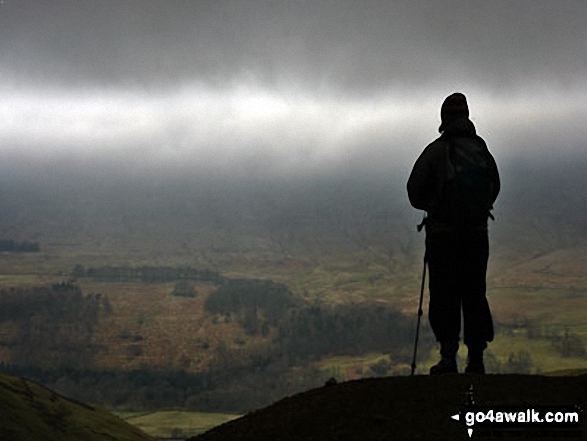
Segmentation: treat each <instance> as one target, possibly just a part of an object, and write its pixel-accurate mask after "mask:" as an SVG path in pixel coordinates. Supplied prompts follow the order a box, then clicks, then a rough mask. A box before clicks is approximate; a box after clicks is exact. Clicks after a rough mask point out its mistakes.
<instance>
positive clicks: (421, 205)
mask: <svg viewBox="0 0 587 441" xmlns="http://www.w3.org/2000/svg"><path fill="white" fill-rule="evenodd" d="M430 147H431V146H430V145H429V146H428V147H426V149H424V151H423V152H422V154H421V155H420V157H419V158H418V159H417V160H416V163H415V164H414V168H413V169H412V173H411V174H410V178H409V179H408V198H409V199H410V204H412V207H414V208H417V209H418V210H424V211H429V209H430V202H431V200H432V196H433V192H434V188H433V181H434V180H433V178H434V174H433V170H432V164H431V162H430V158H429V156H430Z"/></svg>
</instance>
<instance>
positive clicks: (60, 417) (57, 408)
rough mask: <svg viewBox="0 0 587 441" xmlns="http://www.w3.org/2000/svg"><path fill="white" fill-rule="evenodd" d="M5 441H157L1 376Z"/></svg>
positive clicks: (0, 430) (99, 412)
mask: <svg viewBox="0 0 587 441" xmlns="http://www.w3.org/2000/svg"><path fill="white" fill-rule="evenodd" d="M0 440H2V441H80V440H83V441H115V440H116V441H153V438H151V437H149V436H148V435H146V434H144V433H143V432H141V431H140V430H139V429H137V428H136V427H133V426H131V425H130V424H128V423H126V422H125V421H123V420H121V419H120V418H118V417H116V416H115V415H113V414H111V413H109V412H107V411H105V410H103V409H101V408H99V407H95V406H93V405H88V404H85V403H81V402H78V401H74V400H70V399H68V398H65V397H63V396H62V395H59V394H58V393H56V392H54V391H52V390H50V389H47V388H46V387H43V386H41V385H39V384H37V383H35V382H33V381H30V380H26V379H24V378H17V377H12V376H8V375H0Z"/></svg>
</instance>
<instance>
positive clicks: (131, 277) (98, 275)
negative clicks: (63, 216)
mask: <svg viewBox="0 0 587 441" xmlns="http://www.w3.org/2000/svg"><path fill="white" fill-rule="evenodd" d="M71 275H72V276H73V277H74V278H76V279H77V278H83V277H88V278H91V279H93V280H95V281H97V282H146V283H167V282H176V281H179V280H192V281H201V282H209V283H214V284H221V283H222V282H223V281H224V277H222V275H220V273H218V272H216V271H211V270H209V269H196V268H192V267H189V266H177V267H169V266H140V267H131V266H101V267H98V268H85V267H84V266H83V265H80V264H78V265H76V266H75V267H74V268H73V270H72V272H71Z"/></svg>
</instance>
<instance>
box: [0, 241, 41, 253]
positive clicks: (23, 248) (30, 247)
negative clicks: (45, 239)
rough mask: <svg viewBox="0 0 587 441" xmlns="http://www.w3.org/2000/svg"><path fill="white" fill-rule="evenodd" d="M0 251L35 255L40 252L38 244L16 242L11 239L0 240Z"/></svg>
mask: <svg viewBox="0 0 587 441" xmlns="http://www.w3.org/2000/svg"><path fill="white" fill-rule="evenodd" d="M0 251H15V252H21V253H36V252H38V251H41V247H40V246H39V242H27V241H24V242H16V241H14V240H12V239H0Z"/></svg>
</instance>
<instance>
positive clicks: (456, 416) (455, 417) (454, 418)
mask: <svg viewBox="0 0 587 441" xmlns="http://www.w3.org/2000/svg"><path fill="white" fill-rule="evenodd" d="M451 418H452V419H453V420H455V421H458V420H459V418H460V415H459V414H458V413H457V414H456V415H453V416H451Z"/></svg>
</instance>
